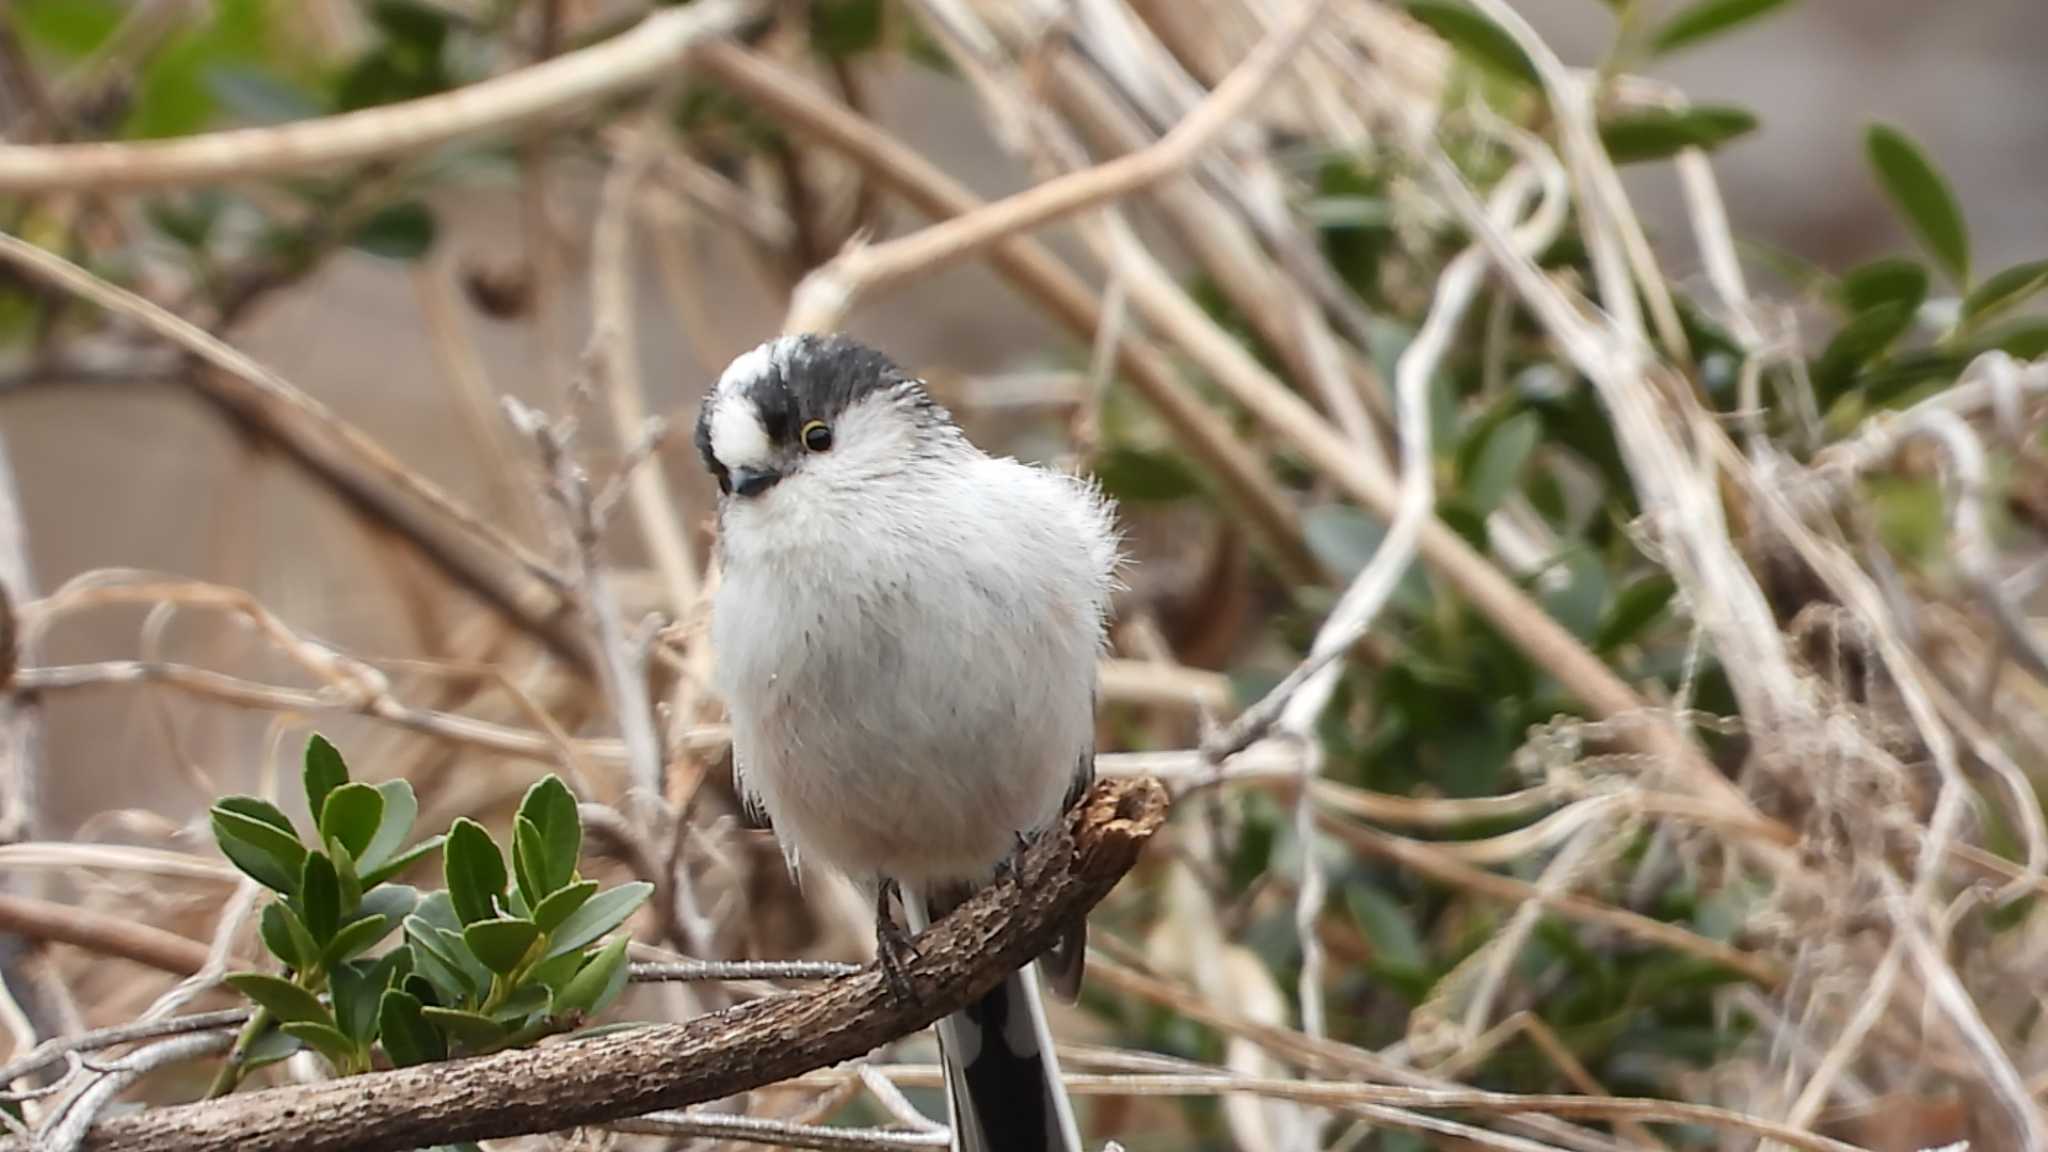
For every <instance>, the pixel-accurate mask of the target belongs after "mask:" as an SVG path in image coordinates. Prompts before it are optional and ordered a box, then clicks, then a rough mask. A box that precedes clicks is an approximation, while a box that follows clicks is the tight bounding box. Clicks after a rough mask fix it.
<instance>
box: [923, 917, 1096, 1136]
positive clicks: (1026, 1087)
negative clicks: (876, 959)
mask: <svg viewBox="0 0 2048 1152" xmlns="http://www.w3.org/2000/svg"><path fill="white" fill-rule="evenodd" d="M904 896H905V899H904V901H903V910H904V913H905V918H906V919H908V920H909V921H910V927H911V929H912V930H913V931H923V929H924V928H925V926H926V923H927V921H926V916H925V911H926V910H925V908H924V907H923V902H922V901H921V900H919V899H917V898H915V897H912V896H911V895H910V894H909V893H905V894H904ZM1036 969H1037V966H1036V965H1030V964H1027V965H1025V966H1024V967H1023V968H1022V969H1020V970H1018V971H1016V972H1013V973H1011V974H1010V977H1009V979H1007V980H1004V981H1003V982H1002V984H1001V985H999V986H998V987H997V988H996V990H995V991H993V992H990V993H989V994H988V995H986V996H984V997H982V998H981V999H980V1000H977V1001H975V1002H974V1003H972V1004H969V1005H968V1006H967V1007H965V1008H963V1009H961V1010H960V1011H958V1012H955V1013H954V1014H953V1015H951V1016H948V1017H946V1018H945V1019H944V1020H941V1021H939V1024H938V1031H939V1058H940V1060H941V1062H942V1063H943V1064H944V1065H945V1067H946V1107H947V1110H948V1111H950V1112H951V1113H952V1124H953V1146H954V1147H955V1148H956V1149H958V1152H1081V1137H1080V1130H1079V1129H1078V1128H1077V1127H1076V1125H1075V1123H1074V1110H1073V1105H1072V1104H1071V1103H1070V1102H1069V1101H1068V1099H1067V1090H1066V1087H1065V1085H1063V1084H1062V1083H1061V1082H1060V1067H1059V1059H1058V1057H1057V1056H1056V1055H1054V1053H1053V1046H1052V1030H1051V1029H1050V1028H1048V1027H1047V1025H1046V1021H1045V1005H1044V1003H1043V1001H1042V1000H1041V999H1040V997H1039V993H1038V973H1037V970H1036Z"/></svg>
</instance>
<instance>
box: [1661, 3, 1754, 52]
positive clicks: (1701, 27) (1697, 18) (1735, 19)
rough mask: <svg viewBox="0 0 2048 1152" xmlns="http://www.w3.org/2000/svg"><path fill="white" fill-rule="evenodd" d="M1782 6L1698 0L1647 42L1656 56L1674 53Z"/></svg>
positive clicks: (1674, 17)
mask: <svg viewBox="0 0 2048 1152" xmlns="http://www.w3.org/2000/svg"><path fill="white" fill-rule="evenodd" d="M1785 3H1786V0H1699V2H1698V3H1696V4H1693V5H1692V6H1691V7H1689V8H1686V9H1684V10H1683V11H1680V12H1679V13H1678V14H1677V15H1675V16H1673V17H1672V18H1671V19H1670V20H1668V21H1666V22H1665V23H1664V26H1663V27H1662V28H1659V29H1658V30H1657V34H1656V35H1655V36H1654V37H1652V38H1651V41H1650V43H1651V46H1652V47H1653V48H1654V49H1655V50H1656V51H1658V52H1659V53H1663V52H1676V51H1677V50H1678V49H1680V48H1684V47H1687V46H1688V45H1692V44H1697V43H1699V42H1700V41H1702V40H1709V39H1712V38H1713V37H1715V36H1719V35H1721V34H1722V33H1724V32H1729V31H1732V30H1733V29H1735V28H1737V27H1739V26H1741V25H1743V24H1746V23H1748V22H1749V21H1751V20H1755V19H1757V18H1759V17H1761V16H1765V15H1768V14H1769V13H1771V12H1773V11H1776V10H1777V9H1779V8H1782V7H1784V6H1785Z"/></svg>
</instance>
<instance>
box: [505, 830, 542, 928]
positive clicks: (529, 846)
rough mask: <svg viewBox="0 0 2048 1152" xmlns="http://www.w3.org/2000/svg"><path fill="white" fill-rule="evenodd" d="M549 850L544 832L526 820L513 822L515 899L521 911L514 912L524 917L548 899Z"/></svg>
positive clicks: (513, 895)
mask: <svg viewBox="0 0 2048 1152" xmlns="http://www.w3.org/2000/svg"><path fill="white" fill-rule="evenodd" d="M547 856H548V849H547V844H546V842H545V841H543V840H542V838H541V834H540V829H538V828H536V827H534V826H533V821H531V820H528V819H527V818H526V817H524V816H514V817H513V818H512V879H513V881H514V883H513V886H512V891H511V894H510V895H511V898H512V899H513V900H515V901H517V902H518V903H519V904H520V905H521V907H519V908H515V909H513V911H515V912H517V913H518V914H520V915H525V914H526V913H527V912H528V911H531V909H532V908H533V906H534V905H536V904H538V903H540V902H541V901H542V900H543V899H545V898H546V897H547V894H548V886H547V880H546V879H545V878H544V873H545V871H546V868H547Z"/></svg>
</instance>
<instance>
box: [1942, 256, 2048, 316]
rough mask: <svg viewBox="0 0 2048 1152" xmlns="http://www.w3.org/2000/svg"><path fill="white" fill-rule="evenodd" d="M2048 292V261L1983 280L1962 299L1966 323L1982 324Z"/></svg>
mask: <svg viewBox="0 0 2048 1152" xmlns="http://www.w3.org/2000/svg"><path fill="white" fill-rule="evenodd" d="M2044 288H2048V260H2030V261H2028V262H2027V263H2025V264H2015V265H2013V266H2012V267H2010V268H2007V269H2005V270H2004V271H2002V272H1996V273H1993V274H1992V275H1990V276H1987V277H1985V278H1984V282H1983V283H1981V284H1979V285H1977V286H1976V287H1975V288H1972V289H1971V290H1970V294H1969V295H1968V296H1965V297H1964V298H1963V319H1964V320H1965V321H1968V322H1981V321H1984V320H1988V319H1990V318H1992V317H1993V316H1996V315H1998V314H1999V313H2001V312H2004V311H2005V310H2007V309H2009V308H2016V307H2018V306H2019V305H2021V304H2024V303H2026V302H2027V300H2028V299H2030V298H2031V297H2033V296H2034V295H2035V294H2037V293H2039V292H2040V291H2041V290H2042V289H2044Z"/></svg>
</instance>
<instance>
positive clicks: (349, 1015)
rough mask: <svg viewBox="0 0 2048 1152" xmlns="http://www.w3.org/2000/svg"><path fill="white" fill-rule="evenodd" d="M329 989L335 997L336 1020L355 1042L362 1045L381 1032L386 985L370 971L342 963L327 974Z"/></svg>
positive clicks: (341, 1029)
mask: <svg viewBox="0 0 2048 1152" xmlns="http://www.w3.org/2000/svg"><path fill="white" fill-rule="evenodd" d="M327 990H328V991H329V992H330V993H332V994H333V997H334V1024H335V1027H336V1028H337V1029H339V1030H340V1031H341V1033H342V1035H344V1036H346V1037H348V1039H349V1042H350V1043H351V1044H352V1045H358V1046H360V1045H362V1044H364V1043H367V1042H368V1041H369V1040H371V1039H373V1038H374V1037H375V1036H376V1034H377V1032H376V1029H377V1002H378V1000H379V999H380V998H382V996H383V993H384V986H383V985H382V984H380V983H377V982H375V981H374V980H372V979H371V977H370V973H369V972H367V971H360V970H358V969H357V968H356V967H355V966H354V965H352V964H342V965H339V966H337V967H335V968H334V969H333V970H331V971H330V972H328V974H327Z"/></svg>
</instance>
